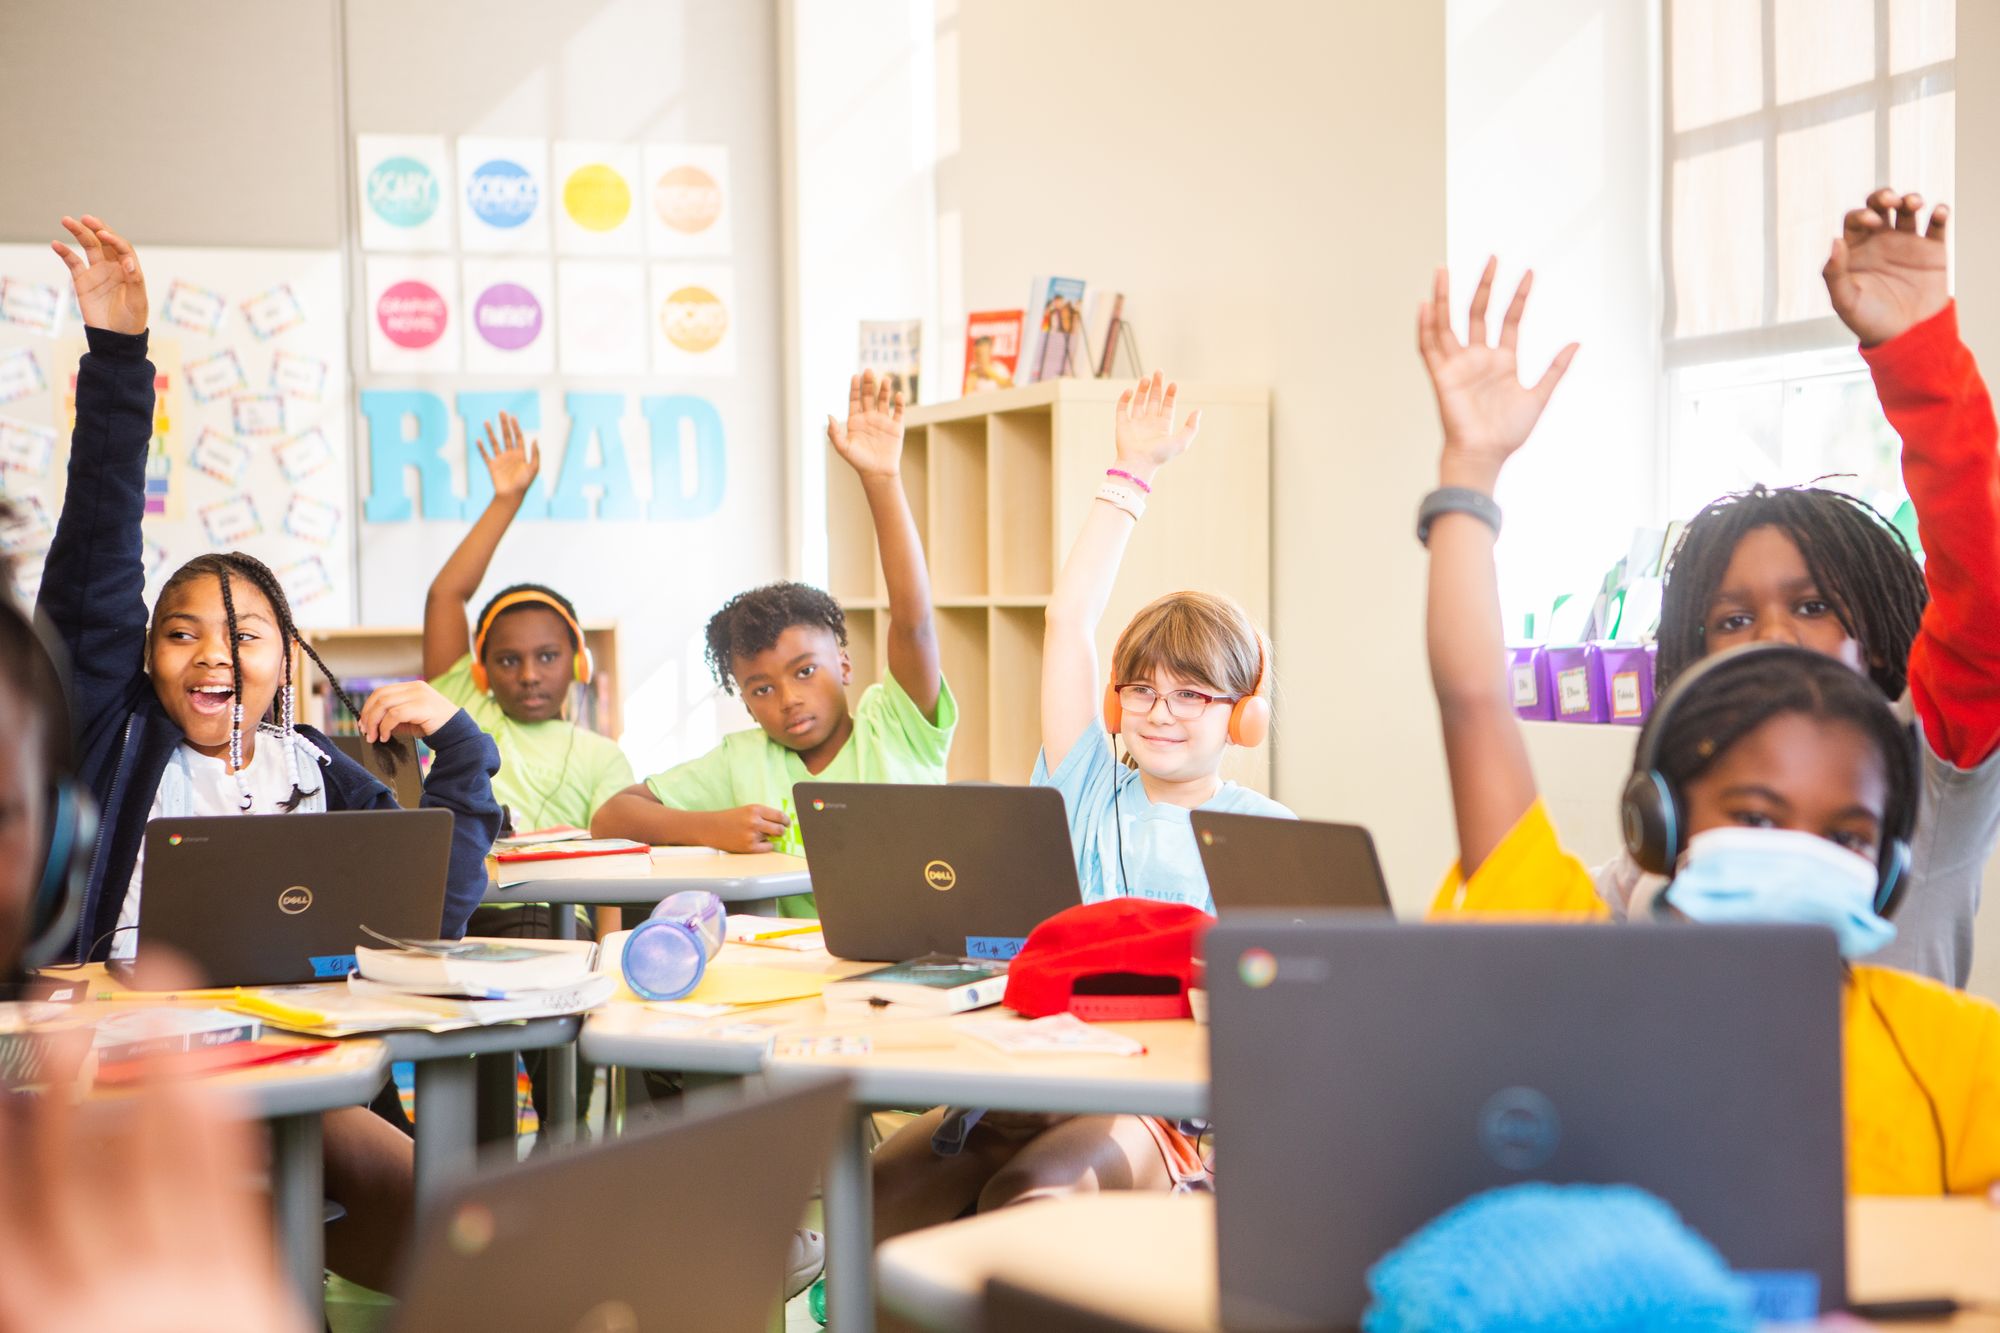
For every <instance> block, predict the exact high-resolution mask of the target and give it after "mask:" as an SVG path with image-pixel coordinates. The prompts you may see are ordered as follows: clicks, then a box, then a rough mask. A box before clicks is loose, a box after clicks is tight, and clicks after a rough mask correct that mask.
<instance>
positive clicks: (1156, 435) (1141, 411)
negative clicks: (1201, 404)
mask: <svg viewBox="0 0 2000 1333" xmlns="http://www.w3.org/2000/svg"><path fill="white" fill-rule="evenodd" d="M1180 387H1181V386H1180V385H1178V384H1175V383H1174V382H1173V381H1171V380H1169V379H1167V378H1166V377H1165V376H1163V375H1162V374H1160V372H1159V371H1157V370H1156V371H1154V372H1153V373H1152V376H1151V377H1150V378H1146V379H1141V380H1140V381H1139V382H1138V384H1136V385H1134V386H1133V387H1132V388H1130V389H1127V390H1126V391H1125V392H1124V393H1121V394H1119V395H1118V410H1117V413H1116V415H1115V417H1114V420H1115V421H1116V423H1117V441H1118V461H1119V463H1120V464H1122V465H1123V466H1125V467H1128V468H1135V469H1143V470H1144V472H1145V473H1147V474H1150V473H1152V472H1154V471H1156V470H1158V469H1159V468H1162V467H1164V466H1166V465H1167V464H1168V463H1170V462H1172V461H1173V460H1174V459H1176V458H1178V457H1180V456H1181V455H1182V454H1184V453H1186V452H1187V448H1188V446H1189V445H1191V444H1193V443H1194V437H1195V433H1196V432H1197V431H1199V430H1200V429H1201V413H1200V412H1199V411H1195V412H1190V413H1188V416H1187V420H1186V421H1183V422H1182V423H1181V424H1180V425H1179V426H1178V427H1176V426H1175V425H1174V399H1175V398H1176V397H1177V396H1178V395H1179V393H1180Z"/></svg>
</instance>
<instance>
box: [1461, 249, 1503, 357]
mask: <svg viewBox="0 0 2000 1333" xmlns="http://www.w3.org/2000/svg"><path fill="white" fill-rule="evenodd" d="M1499 268H1500V258H1499V256H1498V255H1488V256H1487V258H1486V267H1485V268H1483V269H1481V270H1480V272H1479V286H1477V287H1475V288H1474V289H1473V292H1472V306H1471V308H1470V309H1468V310H1467V311H1466V312H1465V345H1466V346H1467V347H1478V346H1481V345H1482V344H1484V343H1485V341H1486V303H1487V302H1488V301H1490V300H1491V299H1492V298H1493V275H1494V274H1495V273H1496V272H1498V271H1499Z"/></svg>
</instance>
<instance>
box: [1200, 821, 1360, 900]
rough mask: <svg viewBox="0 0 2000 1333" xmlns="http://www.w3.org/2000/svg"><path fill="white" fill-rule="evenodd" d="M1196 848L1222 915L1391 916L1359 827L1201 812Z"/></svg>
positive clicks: (1356, 825) (1210, 890)
mask: <svg viewBox="0 0 2000 1333" xmlns="http://www.w3.org/2000/svg"><path fill="white" fill-rule="evenodd" d="M1191 818H1192V821H1193V823H1194V841H1195V846H1196V848H1198V849H1199V850H1200V852H1201V867H1202V869H1203V871H1205V872H1206V873H1207V875H1208V889H1209V892H1210V893H1211V894H1213V895H1214V897H1215V910H1216V912H1217V913H1222V912H1238V911H1243V910H1246V909H1252V908H1271V909H1273V910H1281V909H1282V910H1286V911H1293V912H1299V911H1310V910H1317V909H1320V908H1349V909H1356V910H1361V911H1372V912H1387V911H1388V910H1389V884H1388V881H1386V880H1384V879H1383V878H1382V863H1381V861H1380V860H1378V859H1377V858H1376V856H1375V839H1374V838H1372V837H1370V836H1369V834H1368V830H1367V829H1365V828H1362V827H1361V826H1360V825H1359V824H1325V823H1321V822H1319V821H1318V820H1313V819H1275V818H1272V817H1271V816H1269V815H1226V814H1217V813H1215V812H1212V811H1208V810H1196V811H1194V812H1193V815H1192V816H1191Z"/></svg>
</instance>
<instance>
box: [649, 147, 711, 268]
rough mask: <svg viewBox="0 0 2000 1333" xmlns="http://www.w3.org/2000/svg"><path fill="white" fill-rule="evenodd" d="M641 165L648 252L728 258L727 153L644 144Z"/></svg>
mask: <svg viewBox="0 0 2000 1333" xmlns="http://www.w3.org/2000/svg"><path fill="white" fill-rule="evenodd" d="M644 160H645V168H646V171H645V199H644V207H645V213H646V248H647V250H648V251H649V252H651V253H652V254H655V255H661V256H669V257H686V258H713V257H719V256H723V255H727V254H729V253H730V243H729V232H730V216H729V150H728V149H727V148H725V147H723V146H722V145H721V144H647V145H646V150H645V154H644Z"/></svg>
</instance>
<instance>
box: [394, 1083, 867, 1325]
mask: <svg viewBox="0 0 2000 1333" xmlns="http://www.w3.org/2000/svg"><path fill="white" fill-rule="evenodd" d="M846 1100H847V1085H846V1082H845V1080H842V1079H815V1080H814V1081H813V1082H811V1083H810V1084H807V1085H805V1086H802V1087H795V1088H793V1089H792V1090H790V1091H784V1092H777V1093H749V1092H744V1091H739V1090H737V1089H721V1088H717V1089H712V1090H709V1091H706V1092H701V1093H696V1094H693V1095H692V1096H690V1097H689V1098H688V1099H687V1101H688V1105H687V1106H685V1107H684V1108H682V1111H681V1113H680V1115H679V1117H678V1119H677V1120H676V1121H675V1122H674V1123H672V1124H669V1125H665V1126H662V1127H660V1128H658V1129H647V1130H642V1131H639V1132H637V1133H632V1134H627V1135H624V1136H623V1137H620V1138H618V1139H615V1140H612V1141H611V1142H608V1143H605V1144H604V1145H603V1146H601V1147H594V1148H586V1149H581V1150H578V1151H575V1152H566V1153H564V1154H562V1155H561V1156H560V1157H556V1158H542V1159H538V1160H536V1161H532V1162H528V1163H526V1164H524V1165H503V1166H500V1167H498V1168H496V1169H494V1170H492V1171H488V1172H482V1173H481V1174H480V1175H478V1176H477V1177H476V1178H474V1179H473V1180H472V1181H470V1182H468V1183H465V1184H462V1185H460V1186H459V1187H458V1188H457V1189H455V1190H453V1191H450V1192H449V1193H447V1194H446V1195H445V1196H444V1197H443V1198H440V1199H439V1200H438V1201H437V1202H436V1203H435V1204H433V1205H431V1206H430V1207H429V1208H427V1209H426V1210H425V1212H424V1216H423V1218H422V1220H421V1222H420V1224H419V1225H418V1226H417V1227H416V1228H415V1229H414V1231H413V1232H412V1234H413V1236H414V1237H415V1244H414V1247H413V1249H412V1252H411V1254H410V1256H409V1261H408V1262H407V1263H406V1265H405V1274H404V1277H403V1280H402V1281H401V1282H400V1283H399V1284H398V1286H399V1288H400V1289H401V1291H402V1293H403V1296H402V1303H401V1308H399V1309H398V1310H397V1311H396V1313H395V1314H394V1315H393V1316H392V1317H391V1319H390V1322H389V1327H391V1328H392V1329H396V1330H405V1329H407V1330H422V1333H461V1330H462V1331H463V1333H490V1331H491V1330H495V1329H524V1330H527V1329H532V1330H543V1329H547V1330H572V1331H574V1333H638V1331H639V1330H645V1329H746V1330H751V1329H763V1328H768V1327H771V1326H772V1325H771V1323H770V1320H771V1317H772V1315H774V1314H775V1313H776V1311H777V1308H778V1304H779V1301H780V1300H781V1299H782V1298H783V1296H784V1284H785V1260H786V1255H787V1254H788V1253H789V1251H790V1248H791V1243H792V1231H793V1229H794V1228H795V1227H797V1226H798V1224H799V1222H800V1221H801V1219H802V1218H803V1216H804V1213H805V1209H806V1200H807V1199H808V1197H809V1196H810V1195H811V1193H812V1187H813V1182H814V1180H815V1178H816V1177H817V1176H818V1174H819V1172H820V1169H821V1168H822V1167H823V1166H824V1165H825V1163H826V1158H827V1154H828V1153H829V1152H831V1151H832V1149H833V1140H834V1134H835V1131H836V1128H837V1126H838V1125H839V1124H840V1119H841V1112H842V1109H843V1108H844V1106H845V1104H846ZM507 1148H508V1151H509V1152H511V1151H512V1149H513V1145H512V1144H511V1143H509V1144H508V1145H507ZM725 1200H726V1201H727V1206H726V1207H723V1206H718V1202H719V1201H725ZM638 1219H644V1221H643V1224H638Z"/></svg>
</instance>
